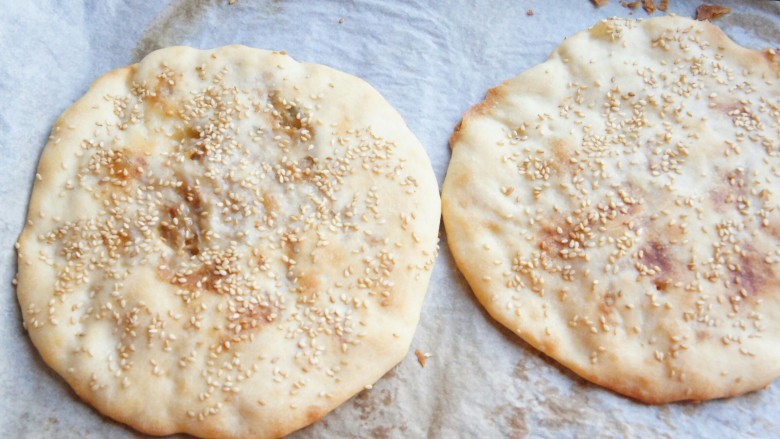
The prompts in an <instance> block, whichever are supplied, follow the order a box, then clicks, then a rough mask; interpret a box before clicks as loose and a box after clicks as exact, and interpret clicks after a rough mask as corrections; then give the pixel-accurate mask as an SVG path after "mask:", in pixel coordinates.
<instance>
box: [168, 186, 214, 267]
mask: <svg viewBox="0 0 780 439" xmlns="http://www.w3.org/2000/svg"><path fill="white" fill-rule="evenodd" d="M177 192H178V193H179V195H180V196H181V198H180V200H181V202H180V203H173V204H171V205H169V206H168V208H167V209H164V210H163V211H162V212H161V213H162V215H164V216H163V217H162V218H161V220H160V223H159V225H158V226H157V230H158V232H159V233H160V237H161V238H162V240H163V241H164V242H165V243H166V244H167V245H168V246H169V247H171V248H172V249H173V250H175V251H176V252H177V253H178V252H184V253H186V254H189V255H190V256H195V255H198V254H199V253H200V242H201V236H202V235H203V233H205V230H203V217H202V212H203V208H202V205H201V197H200V194H199V192H198V191H197V190H196V189H195V188H194V187H192V186H189V185H182V186H179V187H178V188H177Z"/></svg>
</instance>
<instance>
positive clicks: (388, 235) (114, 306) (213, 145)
mask: <svg viewBox="0 0 780 439" xmlns="http://www.w3.org/2000/svg"><path fill="white" fill-rule="evenodd" d="M438 206H439V198H438V192H437V187H436V181H435V178H434V176H433V172H432V170H431V166H430V163H429V161H428V158H427V157H426V155H425V152H424V150H423V148H422V146H421V145H420V144H419V142H418V141H417V139H416V138H415V137H414V136H413V134H412V133H411V132H410V131H409V130H408V128H407V127H406V125H405V124H404V122H403V120H402V119H401V117H400V116H399V115H398V114H397V113H396V112H395V111H394V110H393V109H392V108H391V107H390V106H389V105H388V104H387V102H386V101H384V99H383V98H382V97H381V96H379V94H378V93H377V92H376V91H375V90H373V89H372V88H371V87H370V86H369V85H368V84H366V83H365V82H363V81H362V80H360V79H358V78H355V77H353V76H350V75H347V74H344V73H341V72H338V71H335V70H333V69H330V68H327V67H324V66H318V65H308V64H301V63H297V62H295V61H293V60H292V59H291V58H289V57H287V56H286V55H284V54H281V53H272V52H266V51H262V50H257V49H251V48H247V47H242V46H228V47H224V48H219V49H215V50H211V51H199V50H195V49H190V48H186V47H172V48H167V49H162V50H160V51H157V52H154V53H152V54H150V55H149V56H147V57H146V58H145V59H144V60H143V61H141V62H140V63H139V64H137V65H133V66H129V67H126V68H122V69H118V70H115V71H113V72H109V73H108V74H106V75H104V76H103V77H101V78H99V79H97V80H96V81H95V83H94V84H93V85H92V87H91V88H90V90H89V91H88V92H87V93H86V94H85V96H84V97H83V98H81V99H80V100H79V101H78V102H76V103H75V104H74V105H73V106H71V107H70V108H69V109H67V110H66V111H65V112H64V113H63V115H62V116H61V117H60V118H59V119H58V121H57V123H56V124H55V127H54V129H53V131H52V136H51V138H50V141H49V142H48V144H47V145H46V147H45V149H44V152H43V154H42V156H41V160H40V163H39V167H38V173H37V177H36V183H35V187H34V189H33V194H32V197H31V202H30V208H29V212H28V223H27V226H26V227H25V229H24V230H23V232H22V234H21V236H20V238H19V275H18V279H19V282H18V290H17V294H18V299H19V303H20V305H21V309H22V314H23V318H24V323H25V326H26V328H27V330H28V331H29V334H30V337H31V339H32V341H33V343H34V344H35V346H36V348H37V349H38V350H39V352H40V354H41V356H42V357H43V359H44V360H45V361H46V363H47V364H49V365H50V366H51V367H52V368H53V369H54V370H55V371H56V372H57V373H58V374H60V375H61V376H62V377H63V378H64V379H65V380H66V381H67V382H68V383H69V384H70V386H71V387H72V388H73V389H74V391H75V392H76V393H77V394H78V395H79V397H80V398H81V399H83V400H84V401H86V402H88V403H90V404H92V405H93V406H95V407H96V408H97V409H98V410H99V411H100V412H101V413H103V414H105V415H107V416H110V417H112V418H114V419H116V420H118V421H120V422H124V423H127V424H129V425H131V426H132V427H134V428H136V429H138V430H140V431H143V432H145V433H148V434H154V435H164V434H172V433H177V432H186V433H190V434H193V435H196V436H201V437H258V438H262V437H279V436H282V435H284V434H288V433H290V432H291V431H294V430H296V429H299V428H301V427H303V426H305V425H307V424H309V423H311V422H315V421H316V420H317V419H320V418H321V417H322V416H324V415H325V414H327V413H328V412H329V411H331V410H332V409H334V408H335V407H336V406H338V405H339V404H341V403H342V402H343V401H345V400H346V399H348V398H349V397H351V396H352V395H354V394H355V393H357V392H358V391H360V390H362V389H363V388H364V387H365V386H367V385H369V384H371V383H373V382H375V381H376V380H378V379H379V378H380V377H381V376H382V375H383V374H384V373H385V372H386V371H387V370H389V369H390V368H391V367H392V366H393V365H395V364H396V363H398V361H400V359H401V358H403V356H404V355H405V354H406V352H407V351H408V348H409V343H410V341H411V337H412V335H413V333H414V329H415V326H416V324H417V320H418V318H419V312H420V308H421V306H422V299H423V296H424V293H425V289H426V287H427V283H428V279H429V276H430V270H431V268H432V264H433V261H434V259H435V256H436V240H437V234H438V224H439V207H438Z"/></svg>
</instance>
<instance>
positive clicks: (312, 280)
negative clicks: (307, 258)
mask: <svg viewBox="0 0 780 439" xmlns="http://www.w3.org/2000/svg"><path fill="white" fill-rule="evenodd" d="M319 289H320V281H319V278H318V277H317V274H316V273H312V272H311V271H308V272H306V273H302V274H299V275H298V291H299V292H300V293H301V294H303V295H304V296H306V297H312V296H315V295H316V294H317V293H318V292H319Z"/></svg>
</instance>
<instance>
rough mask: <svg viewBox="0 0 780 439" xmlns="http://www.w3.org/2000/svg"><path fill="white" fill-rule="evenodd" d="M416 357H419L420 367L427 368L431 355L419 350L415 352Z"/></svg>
mask: <svg viewBox="0 0 780 439" xmlns="http://www.w3.org/2000/svg"><path fill="white" fill-rule="evenodd" d="M414 355H417V362H418V363H420V367H425V362H426V361H427V360H428V358H431V354H429V353H427V352H425V353H423V351H421V350H419V349H417V350H415V351H414Z"/></svg>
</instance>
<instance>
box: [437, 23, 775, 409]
mask: <svg viewBox="0 0 780 439" xmlns="http://www.w3.org/2000/svg"><path fill="white" fill-rule="evenodd" d="M499 90H500V93H499V92H491V93H490V96H489V98H488V101H489V105H485V104H481V105H480V106H479V107H478V108H479V110H478V111H470V112H469V113H467V116H466V117H464V120H463V122H462V123H461V125H460V128H459V131H458V133H457V136H453V140H452V142H453V144H452V145H451V146H452V150H453V157H452V160H451V162H450V166H449V169H448V172H447V177H446V179H445V183H444V187H443V192H442V210H443V214H444V223H445V227H446V228H447V232H448V233H447V235H448V241H449V244H450V247H451V249H452V252H453V255H454V257H455V261H456V263H457V265H458V267H459V268H460V270H461V271H462V272H463V274H464V276H465V277H466V279H467V280H468V282H469V284H470V285H471V287H472V289H473V290H474V293H475V295H476V296H477V298H478V299H479V300H480V302H481V303H482V304H483V305H484V306H485V308H486V309H487V310H488V312H489V313H490V314H491V316H492V317H494V318H495V319H496V320H498V321H499V322H501V323H502V324H503V325H505V326H506V327H508V328H509V329H510V330H512V331H513V332H515V333H516V334H517V335H519V336H520V337H522V338H523V339H524V340H526V341H527V342H528V343H530V344H531V345H532V346H534V347H535V348H537V349H540V350H542V351H543V352H545V353H546V354H548V355H550V356H551V357H553V358H554V359H556V360H557V361H559V362H561V363H562V364H563V365H565V366H566V367H568V368H570V369H571V370H573V371H574V372H575V373H577V374H579V375H580V376H582V377H584V378H586V379H588V380H590V381H592V382H594V383H597V384H600V385H602V386H605V387H608V388H610V389H613V390H615V391H617V392H620V393H622V394H624V395H627V396H630V397H633V398H636V399H638V400H641V401H644V402H647V403H663V402H669V401H677V400H704V399H712V398H719V397H727V396H733V395H737V394H741V393H744V392H749V391H751V390H756V389H760V388H762V387H764V386H765V385H767V384H768V383H770V382H771V381H772V380H773V379H775V378H776V377H777V376H778V375H780V349H778V343H780V324H778V323H777V322H778V318H780V294H777V292H778V291H780V269H779V268H778V264H780V255H778V254H776V251H777V250H776V249H777V248H778V244H780V217H778V215H779V214H780V210H778V208H780V198H778V197H779V196H780V194H778V193H776V191H775V190H774V188H775V187H777V185H778V184H780V181H778V178H779V174H778V173H777V171H776V169H777V168H778V166H780V162H778V157H780V153H779V152H778V151H780V145H778V144H777V138H778V132H777V127H778V126H780V120H779V119H778V116H777V115H778V114H779V113H778V112H777V111H778V107H777V102H778V97H779V96H780V77H779V76H778V65H777V63H776V62H774V61H773V60H772V59H771V58H770V57H768V56H767V55H766V54H765V53H762V52H758V51H753V50H748V49H745V48H742V47H739V46H737V45H736V44H734V43H733V42H732V41H730V40H729V39H728V38H727V37H726V36H725V35H724V34H723V33H722V32H721V31H720V30H719V29H718V28H717V27H715V26H713V25H711V24H709V23H702V22H695V21H692V20H688V19H683V18H678V17H673V16H670V17H663V18H658V19H649V20H646V21H631V20H621V19H613V20H607V21H604V22H601V23H599V24H597V25H596V26H594V27H593V28H591V29H589V30H588V31H587V32H583V33H580V34H577V35H575V36H573V37H570V38H568V39H567V40H566V42H564V43H563V44H562V45H561V46H559V47H558V48H557V49H556V50H555V52H554V53H553V54H552V55H551V57H550V58H549V60H548V61H547V62H545V63H544V64H541V65H539V66H536V67H534V68H533V69H531V70H529V71H527V72H525V73H523V74H522V75H520V76H518V77H517V78H514V79H512V80H509V81H506V82H505V83H504V84H502V85H501V86H500V87H499Z"/></svg>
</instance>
